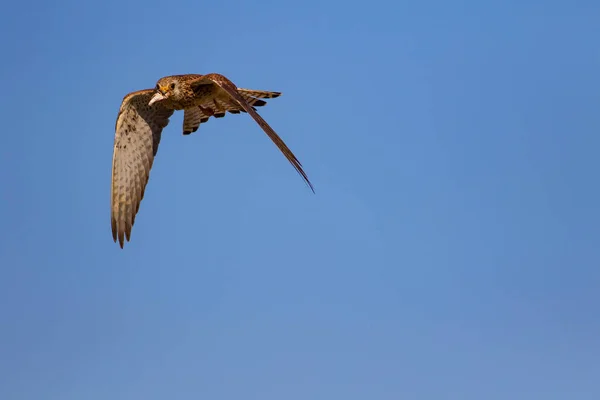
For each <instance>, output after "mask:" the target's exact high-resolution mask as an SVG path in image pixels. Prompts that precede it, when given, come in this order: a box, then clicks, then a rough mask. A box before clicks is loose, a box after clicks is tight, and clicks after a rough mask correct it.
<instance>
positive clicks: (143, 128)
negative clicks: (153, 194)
mask: <svg viewBox="0 0 600 400" xmlns="http://www.w3.org/2000/svg"><path fill="white" fill-rule="evenodd" d="M153 92H154V91H153V90H152V89H146V90H140V91H137V92H133V93H130V94H128V95H127V96H125V97H124V98H123V102H122V103H121V108H120V110H119V115H118V116H117V121H116V124H115V142H114V148H113V161H112V183H111V196H110V197H111V229H112V235H113V240H114V241H115V242H117V240H118V241H119V245H120V246H121V248H123V244H124V241H125V239H126V240H127V241H129V240H130V238H131V229H132V228H133V224H134V222H135V216H136V214H137V212H138V211H139V207H140V202H141V201H142V199H143V197H144V192H145V190H146V185H147V184H148V179H149V177H150V169H151V168H152V164H153V162H154V157H155V156H156V152H157V151H158V145H159V144H160V137H161V133H162V130H163V128H164V127H165V126H167V125H168V123H169V118H170V117H171V115H173V110H168V109H166V108H164V107H163V106H162V105H160V104H157V103H155V104H153V105H152V106H148V102H149V101H150V98H151V97H152V94H153Z"/></svg>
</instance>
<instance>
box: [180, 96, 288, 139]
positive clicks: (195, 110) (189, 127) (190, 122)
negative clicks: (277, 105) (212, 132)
mask: <svg viewBox="0 0 600 400" xmlns="http://www.w3.org/2000/svg"><path fill="white" fill-rule="evenodd" d="M237 90H238V93H239V94H240V95H241V96H242V97H243V98H244V100H246V102H247V103H248V104H250V105H251V106H252V107H254V108H256V107H262V106H264V105H266V104H267V102H266V101H264V100H261V99H274V98H275V97H279V96H280V95H281V93H280V92H268V91H265V90H251V89H241V88H238V89H237ZM201 106H202V108H200V107H192V108H186V109H185V111H184V114H183V134H184V135H189V134H191V133H193V132H196V131H197V130H198V127H199V126H200V124H203V123H205V122H208V119H209V118H210V117H215V118H223V117H224V116H225V113H226V112H229V113H231V114H239V113H240V112H243V113H245V112H246V110H244V108H243V107H242V106H241V105H240V103H238V102H237V101H235V100H233V99H230V100H229V101H223V100H222V99H216V98H215V99H212V100H211V101H210V102H207V103H205V104H201Z"/></svg>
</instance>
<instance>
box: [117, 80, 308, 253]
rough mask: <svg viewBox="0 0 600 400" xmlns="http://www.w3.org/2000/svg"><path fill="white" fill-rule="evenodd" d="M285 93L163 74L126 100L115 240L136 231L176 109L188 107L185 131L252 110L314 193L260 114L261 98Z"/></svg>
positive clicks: (119, 150) (119, 143) (122, 111)
mask: <svg viewBox="0 0 600 400" xmlns="http://www.w3.org/2000/svg"><path fill="white" fill-rule="evenodd" d="M280 95H281V93H280V92H268V91H264V90H249V89H242V88H238V87H237V86H236V85H235V84H234V83H233V82H231V81H230V80H229V79H228V78H226V77H225V76H223V75H220V74H214V73H211V74H206V75H198V74H188V75H172V76H166V77H163V78H160V79H159V80H158V82H157V84H156V87H155V88H154V89H144V90H139V91H136V92H131V93H129V94H128V95H126V96H125V97H124V98H123V101H122V103H121V108H120V110H119V114H118V116H117V121H116V124H115V142H114V148H113V160H112V185H111V227H112V235H113V240H114V242H115V243H116V242H117V240H118V241H119V245H120V246H121V248H123V244H124V241H125V239H127V241H129V240H130V238H131V229H132V227H133V224H134V222H135V217H136V214H137V213H138V211H139V207H140V202H141V201H142V198H143V197H144V191H145V189H146V184H147V183H148V178H149V175H150V169H151V168H152V164H153V161H154V157H155V156H156V152H157V150H158V145H159V143H160V137H161V133H162V130H163V129H164V128H165V127H166V126H167V125H168V124H169V118H170V117H171V116H172V115H173V113H174V112H175V110H184V111H183V134H184V135H189V134H191V133H192V132H196V131H197V130H198V127H199V126H200V124H202V123H204V122H207V121H208V119H209V118H210V117H215V118H222V117H224V116H225V113H226V112H229V113H231V114H239V113H240V112H243V113H248V114H250V116H251V117H252V118H253V119H254V120H255V121H256V123H258V125H259V126H260V127H261V128H262V129H263V130H264V131H265V133H266V134H267V135H268V136H269V138H271V140H272V141H273V142H274V143H275V145H276V146H277V147H278V148H279V150H281V152H282V153H283V155H284V156H285V157H286V158H287V159H288V161H289V162H290V163H291V164H292V166H293V167H294V168H295V169H296V171H297V172H298V173H299V174H300V175H301V176H302V178H303V179H304V181H305V182H306V184H307V185H308V186H309V187H310V189H311V190H312V191H313V193H314V188H313V185H312V184H311V182H310V181H309V179H308V176H307V175H306V173H305V172H304V170H303V169H302V164H300V161H298V159H297V158H296V156H294V153H292V151H291V150H290V149H289V148H288V147H287V146H286V144H285V143H284V142H283V140H282V139H281V138H280V137H279V136H278V135H277V133H275V131H274V130H273V128H271V127H270V126H269V124H267V122H266V121H265V120H264V119H263V118H262V117H261V116H260V115H259V114H258V113H257V112H256V107H260V106H264V105H265V104H266V102H265V101H264V100H262V99H272V98H275V97H278V96H280Z"/></svg>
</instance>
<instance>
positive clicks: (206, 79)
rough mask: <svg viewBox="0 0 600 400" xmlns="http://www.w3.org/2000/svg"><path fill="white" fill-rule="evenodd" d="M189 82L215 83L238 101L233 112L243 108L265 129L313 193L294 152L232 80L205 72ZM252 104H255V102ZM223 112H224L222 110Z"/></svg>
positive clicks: (197, 83) (198, 83)
mask: <svg viewBox="0 0 600 400" xmlns="http://www.w3.org/2000/svg"><path fill="white" fill-rule="evenodd" d="M190 84H191V86H192V88H194V87H198V86H201V85H210V84H216V85H218V86H219V87H220V88H221V89H223V90H224V91H225V92H226V93H227V94H228V95H229V96H230V97H231V99H232V100H234V101H235V103H238V104H239V106H240V108H238V107H232V108H234V113H235V111H237V110H240V111H242V110H243V111H245V112H247V113H248V114H250V116H251V117H252V118H253V119H254V120H255V121H256V123H257V124H258V125H259V126H260V127H261V128H262V129H263V130H264V131H265V133H266V134H267V135H268V136H269V138H271V140H272V141H273V143H275V145H276V146H277V147H278V148H279V150H280V151H281V152H282V153H283V155H284V156H285V157H286V158H287V159H288V161H289V162H290V163H291V164H292V166H293V167H294V169H295V170H296V171H297V172H298V173H299V174H300V176H302V178H303V179H304V181H305V182H306V183H307V184H308V186H309V187H310V189H311V190H312V191H313V193H314V191H315V189H314V188H313V185H312V183H310V180H309V179H308V176H307V175H306V173H305V172H304V170H303V169H302V164H301V163H300V161H298V159H297V158H296V156H295V155H294V153H292V151H291V150H290V149H289V148H288V147H287V145H286V144H285V143H284V142H283V140H282V139H281V138H280V137H279V135H277V133H275V131H274V130H273V128H271V127H270V126H269V124H267V122H266V121H265V120H264V119H263V118H262V117H261V116H260V115H259V114H258V113H257V112H256V110H255V109H254V107H253V106H252V105H250V104H248V101H247V100H246V99H245V98H244V96H242V94H240V92H239V91H238V88H237V87H236V86H235V85H234V84H233V82H231V81H230V80H229V79H227V78H226V77H224V76H223V75H220V74H207V75H202V76H200V77H198V78H195V79H194V80H193V81H192V82H190ZM240 90H242V89H240ZM260 101H262V100H260ZM254 105H256V103H255V104H254ZM203 107H204V105H203ZM236 108H237V110H235V109H236ZM223 114H224V112H223Z"/></svg>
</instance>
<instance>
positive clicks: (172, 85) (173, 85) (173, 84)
mask: <svg viewBox="0 0 600 400" xmlns="http://www.w3.org/2000/svg"><path fill="white" fill-rule="evenodd" d="M173 89H175V83H174V82H173V83H171V90H173Z"/></svg>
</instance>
